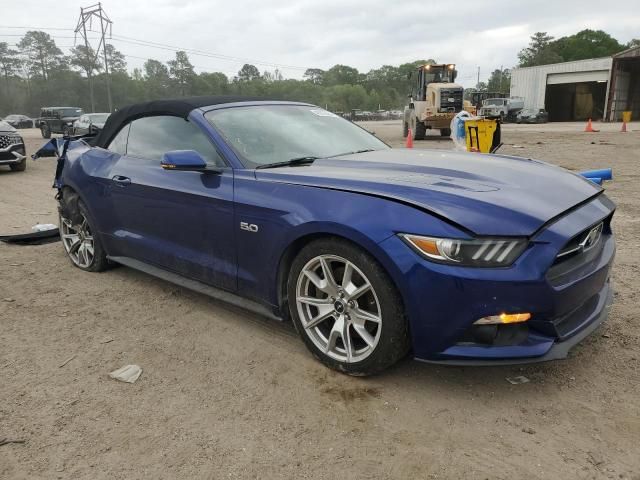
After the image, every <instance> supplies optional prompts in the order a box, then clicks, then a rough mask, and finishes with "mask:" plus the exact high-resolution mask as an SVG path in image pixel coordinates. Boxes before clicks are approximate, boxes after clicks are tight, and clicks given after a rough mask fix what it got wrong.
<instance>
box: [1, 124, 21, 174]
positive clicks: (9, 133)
mask: <svg viewBox="0 0 640 480" xmlns="http://www.w3.org/2000/svg"><path fill="white" fill-rule="evenodd" d="M0 165H7V166H8V167H9V168H11V170H13V171H14V172H24V171H25V170H26V168H27V152H26V150H25V147H24V140H23V139H22V137H21V136H20V134H19V133H18V131H17V130H16V129H15V128H14V127H13V126H11V125H10V124H9V123H7V122H5V121H3V120H0Z"/></svg>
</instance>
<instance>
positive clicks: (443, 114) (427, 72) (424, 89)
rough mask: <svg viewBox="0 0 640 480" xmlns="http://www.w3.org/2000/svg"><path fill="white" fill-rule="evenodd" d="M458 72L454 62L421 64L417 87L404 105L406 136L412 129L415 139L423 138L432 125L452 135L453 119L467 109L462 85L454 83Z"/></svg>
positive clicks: (403, 131)
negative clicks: (464, 103) (407, 103)
mask: <svg viewBox="0 0 640 480" xmlns="http://www.w3.org/2000/svg"><path fill="white" fill-rule="evenodd" d="M457 74H458V72H457V71H456V66H455V65H453V64H442V65H435V64H431V65H421V66H420V67H418V70H417V74H416V87H415V89H414V91H413V92H412V93H411V95H409V105H407V106H406V107H404V121H403V122H402V136H403V137H406V136H407V135H408V132H409V129H411V132H412V133H413V138H414V140H422V139H423V138H424V136H425V134H426V133H427V130H429V129H438V130H440V135H441V136H443V137H448V136H449V135H451V128H450V125H451V120H452V119H453V117H455V115H456V114H457V113H458V112H461V111H462V110H463V109H464V105H463V101H462V100H463V99H462V96H463V91H464V89H463V88H462V85H460V84H458V83H454V82H455V80H456V76H457Z"/></svg>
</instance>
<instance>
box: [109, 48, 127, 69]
mask: <svg viewBox="0 0 640 480" xmlns="http://www.w3.org/2000/svg"><path fill="white" fill-rule="evenodd" d="M105 48H106V50H107V64H108V65H109V72H112V73H125V72H126V71H127V61H126V60H125V57H124V55H123V54H122V53H121V52H120V51H118V50H116V48H115V47H114V46H113V45H110V44H108V43H107V45H106V46H105Z"/></svg>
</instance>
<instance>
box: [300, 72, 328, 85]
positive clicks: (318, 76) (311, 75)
mask: <svg viewBox="0 0 640 480" xmlns="http://www.w3.org/2000/svg"><path fill="white" fill-rule="evenodd" d="M324 74H325V71H324V70H322V69H321V68H307V69H306V70H305V71H304V75H303V77H304V79H305V80H308V81H309V82H311V83H313V84H315V85H322V80H323V78H324Z"/></svg>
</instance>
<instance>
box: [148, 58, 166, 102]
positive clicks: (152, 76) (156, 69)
mask: <svg viewBox="0 0 640 480" xmlns="http://www.w3.org/2000/svg"><path fill="white" fill-rule="evenodd" d="M143 72H144V75H143V78H144V83H145V87H146V88H145V91H146V95H145V100H154V99H156V98H162V97H164V96H167V95H168V94H169V88H170V85H171V77H170V76H169V68H168V67H167V66H166V65H165V64H164V63H162V62H161V61H159V60H154V59H152V58H150V59H149V60H147V61H146V62H144V66H143Z"/></svg>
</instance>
